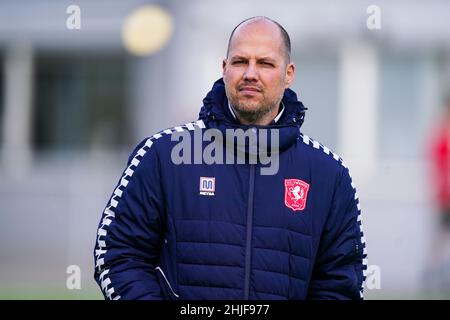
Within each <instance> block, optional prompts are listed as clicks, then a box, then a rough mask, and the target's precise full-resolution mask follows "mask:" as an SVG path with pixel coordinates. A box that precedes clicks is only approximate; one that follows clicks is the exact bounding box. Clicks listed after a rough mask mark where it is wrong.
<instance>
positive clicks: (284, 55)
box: [95, 17, 366, 300]
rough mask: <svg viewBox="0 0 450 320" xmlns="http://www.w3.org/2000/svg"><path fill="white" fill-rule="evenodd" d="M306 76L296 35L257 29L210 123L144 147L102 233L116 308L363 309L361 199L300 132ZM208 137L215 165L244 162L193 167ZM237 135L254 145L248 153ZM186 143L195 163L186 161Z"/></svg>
mask: <svg viewBox="0 0 450 320" xmlns="http://www.w3.org/2000/svg"><path fill="white" fill-rule="evenodd" d="M294 70H295V68H294V65H293V63H292V62H291V60H290V40H289V36H288V34H287V32H286V31H285V30H284V29H283V28H282V27H281V26H280V25H279V24H278V23H276V22H274V21H272V20H270V19H268V18H265V17H254V18H250V19H247V20H245V21H243V22H242V23H240V24H239V25H238V26H237V27H236V28H235V29H234V30H233V32H232V34H231V36H230V40H229V45H228V52H227V57H226V59H225V60H224V61H223V80H222V79H219V80H218V81H216V83H215V84H214V86H213V88H212V90H211V91H210V92H209V93H208V95H207V96H206V98H205V99H204V100H203V103H204V105H203V107H202V108H201V111H200V119H199V120H198V121H196V122H192V123H188V124H186V125H185V126H181V127H175V128H173V129H167V130H164V131H162V132H160V133H158V134H156V135H154V136H152V137H150V138H148V139H146V140H144V141H143V142H142V143H141V144H140V145H138V146H137V148H136V149H135V151H134V152H133V153H132V155H131V156H130V158H129V162H128V167H127V168H126V170H125V171H124V174H123V176H122V178H121V180H120V182H119V184H118V186H117V188H116V189H115V191H114V193H113V195H112V197H111V199H110V201H109V202H108V204H107V207H106V209H105V210H104V213H103V216H102V219H101V222H100V226H99V229H98V236H97V244H96V249H95V266H96V267H95V279H96V281H97V282H98V284H99V285H100V287H101V288H102V291H103V293H104V295H105V297H106V298H109V299H252V300H253V299H360V298H362V289H363V281H364V275H363V272H364V269H365V268H366V267H365V261H366V259H365V257H366V253H365V240H364V239H363V234H362V230H361V219H360V210H359V201H358V197H357V193H356V191H355V189H354V187H353V184H352V182H351V178H350V175H349V171H348V169H347V168H346V166H345V165H344V163H343V162H342V160H341V159H340V158H339V157H338V156H337V155H336V154H334V153H332V152H330V150H329V149H327V148H326V147H323V146H322V145H320V144H319V143H318V142H316V141H313V140H312V139H310V138H309V137H307V136H306V135H303V134H301V133H300V130H299V129H300V126H301V124H302V123H303V119H304V112H305V108H304V107H303V104H302V103H301V102H300V101H298V100H297V96H296V94H295V93H294V92H293V91H291V90H290V89H288V87H289V86H290V84H291V83H292V81H293V79H294ZM208 130H209V131H208ZM207 132H209V133H210V136H214V137H215V140H214V141H215V145H214V147H215V154H214V152H211V153H209V155H210V156H217V155H218V154H221V153H222V151H223V152H225V153H226V154H227V155H229V154H230V153H231V154H232V156H231V157H228V158H227V160H234V161H233V162H230V161H225V163H223V162H220V161H215V162H211V161H201V164H198V163H199V161H196V162H194V163H192V162H190V160H191V159H192V157H194V158H195V157H196V155H198V154H199V153H198V152H197V151H195V149H196V148H198V146H196V142H195V141H198V139H197V138H196V137H198V136H200V137H201V136H202V134H204V135H206V134H207ZM230 132H231V133H239V132H240V133H242V132H245V134H247V136H246V137H247V138H250V139H247V140H245V139H244V140H241V142H240V143H236V139H235V138H236V136H237V134H236V136H230V135H229V133H230ZM252 132H253V133H255V136H256V137H257V139H258V140H257V142H256V143H253V142H249V140H251V137H252V136H251V133H252ZM217 133H222V134H223V137H224V138H223V140H221V139H222V136H221V135H220V134H217ZM181 134H184V136H183V138H186V139H187V138H190V137H192V138H193V140H194V141H192V140H189V141H188V143H187V146H189V147H192V149H193V151H192V150H190V148H184V149H183V151H182V152H179V147H180V143H181V142H180V141H179V140H180V139H179V138H180V135H181ZM175 135H177V136H178V137H177V138H175V139H174V136H175ZM196 135H197V136H196ZM255 136H253V137H255ZM230 137H231V138H230ZM268 137H270V138H268ZM211 140H213V139H211V138H210V139H209V140H208V139H203V140H201V145H200V155H202V154H203V155H204V154H205V153H206V154H207V153H208V152H206V151H207V149H208V148H210V145H208V143H207V142H208V141H211ZM261 145H262V146H263V147H264V146H265V147H266V149H270V152H266V153H264V151H267V150H266V149H264V148H259V147H260V146H261ZM185 146H186V144H185ZM255 146H258V148H255ZM174 150H176V151H174ZM255 150H256V151H255ZM191 151H192V153H194V155H192V153H191ZM202 152H203V153H202ZM233 152H236V153H235V154H234V153H233ZM181 154H182V155H181ZM177 156H178V158H177ZM254 156H256V160H257V161H254V160H255V157H254ZM263 156H265V158H264V157H263ZM180 157H181V158H182V160H183V159H184V160H183V161H179V160H180ZM267 157H272V160H273V162H274V163H275V162H276V165H273V166H272V168H267V164H268V163H269V162H267V161H266V162H264V161H263V160H264V159H267ZM194 160H195V159H194ZM197 160H198V159H197ZM203 160H204V159H203ZM215 160H218V158H216V159H215ZM219 160H220V159H219ZM239 160H240V161H241V162H239ZM243 160H245V163H242V162H243ZM251 160H253V162H252V161H251ZM205 162H208V163H205ZM195 163H197V164H195ZM271 165H272V164H271ZM264 169H267V170H266V171H264Z"/></svg>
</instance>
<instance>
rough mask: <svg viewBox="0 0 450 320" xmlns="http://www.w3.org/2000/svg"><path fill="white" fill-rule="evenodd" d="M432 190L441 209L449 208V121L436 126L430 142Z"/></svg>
mask: <svg viewBox="0 0 450 320" xmlns="http://www.w3.org/2000/svg"><path fill="white" fill-rule="evenodd" d="M431 143H432V144H431V157H432V159H431V160H432V164H433V179H434V188H435V190H434V192H435V195H436V198H437V199H436V200H437V201H438V204H439V208H440V210H441V211H446V210H448V209H449V208H450V123H449V122H444V123H443V124H442V125H441V126H439V127H438V128H437V131H436V133H435V135H434V136H433V140H432V142H431Z"/></svg>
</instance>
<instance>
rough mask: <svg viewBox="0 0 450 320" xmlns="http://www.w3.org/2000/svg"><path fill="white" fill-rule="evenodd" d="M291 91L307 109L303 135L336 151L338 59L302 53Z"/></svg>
mask: <svg viewBox="0 0 450 320" xmlns="http://www.w3.org/2000/svg"><path fill="white" fill-rule="evenodd" d="M294 62H295V65H296V74H295V81H294V83H293V85H292V89H293V90H294V91H295V92H296V93H297V95H298V98H299V100H300V101H302V102H303V104H304V105H305V107H307V108H308V110H306V116H305V122H304V124H303V126H302V132H304V133H305V134H306V135H308V136H310V137H311V138H313V139H316V140H318V141H320V142H321V143H322V144H324V145H326V146H327V147H328V148H330V149H332V150H334V151H336V152H337V151H338V150H337V142H338V141H337V129H338V123H337V118H338V117H337V108H338V98H337V97H338V56H337V55H336V54H333V53H330V54H317V53H314V54H311V53H303V54H302V53H299V54H297V55H296V56H295V60H294Z"/></svg>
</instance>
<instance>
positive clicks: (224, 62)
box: [222, 58, 227, 76]
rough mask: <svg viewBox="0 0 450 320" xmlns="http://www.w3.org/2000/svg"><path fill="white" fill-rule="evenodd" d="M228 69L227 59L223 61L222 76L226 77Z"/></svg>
mask: <svg viewBox="0 0 450 320" xmlns="http://www.w3.org/2000/svg"><path fill="white" fill-rule="evenodd" d="M226 67H227V59H226V58H225V59H223V60H222V76H224V75H225V69H226Z"/></svg>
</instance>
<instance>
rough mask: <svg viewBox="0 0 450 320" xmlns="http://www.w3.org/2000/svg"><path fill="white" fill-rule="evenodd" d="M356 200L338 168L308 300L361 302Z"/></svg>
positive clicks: (361, 244)
mask: <svg viewBox="0 0 450 320" xmlns="http://www.w3.org/2000/svg"><path fill="white" fill-rule="evenodd" d="M361 222H362V221H361V215H360V208H359V200H358V194H357V192H356V189H355V188H354V186H353V183H352V180H351V177H350V173H349V171H348V169H347V168H345V167H342V173H341V177H340V179H339V180H338V182H337V184H336V189H335V191H334V196H333V202H332V206H331V209H330V213H329V215H328V217H327V221H326V222H325V226H324V229H323V231H322V236H321V239H320V244H319V249H318V253H317V257H316V260H315V265H314V269H313V272H312V277H311V280H310V285H309V289H308V298H309V299H362V298H363V287H364V280H365V273H366V271H365V269H366V268H367V260H366V256H367V255H366V248H365V240H364V235H363V232H362V225H361Z"/></svg>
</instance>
